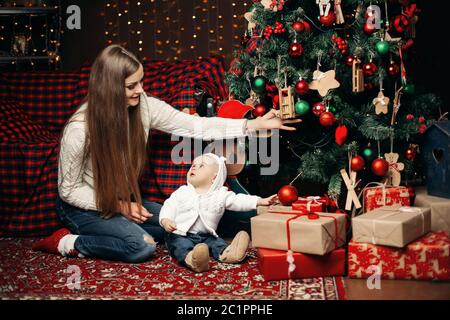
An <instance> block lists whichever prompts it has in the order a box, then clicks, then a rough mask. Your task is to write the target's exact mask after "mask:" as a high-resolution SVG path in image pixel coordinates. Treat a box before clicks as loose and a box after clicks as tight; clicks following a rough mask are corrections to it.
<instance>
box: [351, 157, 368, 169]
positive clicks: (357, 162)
mask: <svg viewBox="0 0 450 320" xmlns="http://www.w3.org/2000/svg"><path fill="white" fill-rule="evenodd" d="M365 165H366V162H365V161H364V158H363V157H361V156H359V155H357V156H354V157H353V158H352V159H351V160H350V167H351V169H352V170H353V171H356V172H358V171H361V170H362V169H364V166H365Z"/></svg>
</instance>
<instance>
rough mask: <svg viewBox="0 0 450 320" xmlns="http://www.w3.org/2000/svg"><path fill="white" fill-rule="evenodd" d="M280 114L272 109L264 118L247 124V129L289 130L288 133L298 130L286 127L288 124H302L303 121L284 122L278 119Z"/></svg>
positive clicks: (290, 120)
mask: <svg viewBox="0 0 450 320" xmlns="http://www.w3.org/2000/svg"><path fill="white" fill-rule="evenodd" d="M278 114H279V111H278V110H275V109H271V110H270V111H269V112H267V113H266V114H265V115H263V116H262V117H258V118H256V119H253V120H249V121H248V122H247V129H248V130H262V129H266V130H270V129H282V130H288V131H295V130H297V129H296V128H294V127H289V126H286V124H290V123H299V122H302V120H301V119H289V120H282V119H280V118H279V117H278Z"/></svg>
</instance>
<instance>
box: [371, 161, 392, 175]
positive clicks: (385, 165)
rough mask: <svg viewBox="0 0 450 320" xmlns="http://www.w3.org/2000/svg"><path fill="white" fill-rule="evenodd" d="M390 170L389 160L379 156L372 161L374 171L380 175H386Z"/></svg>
mask: <svg viewBox="0 0 450 320" xmlns="http://www.w3.org/2000/svg"><path fill="white" fill-rule="evenodd" d="M388 171H389V162H387V161H386V160H384V159H383V158H378V159H375V160H373V161H372V172H373V173H374V174H375V175H377V176H379V177H384V176H385V175H386V174H387V172H388Z"/></svg>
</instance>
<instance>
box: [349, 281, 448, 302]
mask: <svg viewBox="0 0 450 320" xmlns="http://www.w3.org/2000/svg"><path fill="white" fill-rule="evenodd" d="M345 286H346V290H345V291H346V295H347V299H348V300H450V282H434V281H413V280H381V282H380V286H381V288H380V289H373V290H370V289H368V287H367V282H366V280H365V279H345Z"/></svg>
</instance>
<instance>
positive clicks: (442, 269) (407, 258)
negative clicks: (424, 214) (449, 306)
mask: <svg viewBox="0 0 450 320" xmlns="http://www.w3.org/2000/svg"><path fill="white" fill-rule="evenodd" d="M449 252H450V239H449V237H448V234H447V233H446V232H444V231H440V232H430V233H428V234H427V235H425V236H423V237H421V238H420V239H418V240H416V241H414V242H412V243H410V244H409V245H407V246H406V247H405V248H403V249H398V248H392V247H387V246H380V245H373V244H368V243H359V242H354V241H350V243H349V245H348V276H349V277H350V278H368V277H370V276H373V275H374V273H376V272H379V274H380V276H381V278H382V279H418V280H450V256H449Z"/></svg>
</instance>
